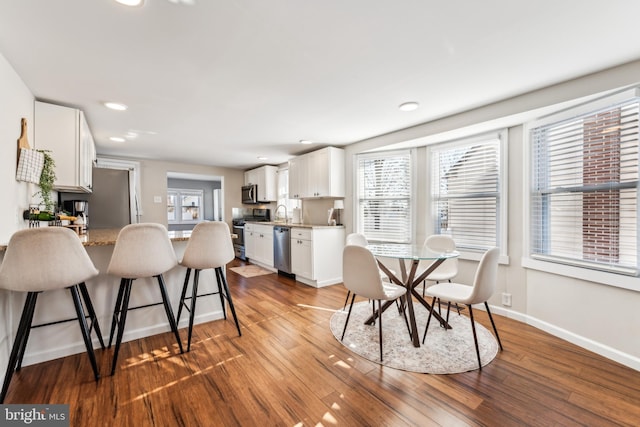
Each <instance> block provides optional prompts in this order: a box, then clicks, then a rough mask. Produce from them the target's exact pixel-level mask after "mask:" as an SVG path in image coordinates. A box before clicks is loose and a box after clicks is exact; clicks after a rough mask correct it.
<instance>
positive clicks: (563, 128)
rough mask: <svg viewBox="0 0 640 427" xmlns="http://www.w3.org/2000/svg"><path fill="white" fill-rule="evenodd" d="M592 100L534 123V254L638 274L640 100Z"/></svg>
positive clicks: (571, 263)
mask: <svg viewBox="0 0 640 427" xmlns="http://www.w3.org/2000/svg"><path fill="white" fill-rule="evenodd" d="M629 96H630V95H629V94H628V93H627V94H625V95H624V98H626V99H624V100H621V99H620V97H616V98H617V99H616V101H615V102H614V103H612V101H611V100H609V101H604V102H602V101H601V102H598V103H597V104H596V103H592V104H590V106H588V107H587V110H589V109H590V110H589V111H586V112H582V111H584V110H585V108H584V107H583V108H582V109H581V112H580V113H579V114H578V113H576V111H568V112H565V113H562V114H558V115H555V116H551V117H550V118H547V119H545V120H543V121H541V122H539V123H534V124H533V125H532V126H531V130H530V134H529V136H530V141H531V149H532V186H531V187H532V188H531V196H530V203H531V219H530V253H531V257H532V258H534V259H541V260H545V261H553V262H558V263H563V264H568V265H574V266H579V267H586V268H592V269H597V270H603V271H609V272H616V273H622V274H630V275H637V274H638V270H639V269H638V243H637V239H638V236H637V230H638V215H637V211H638V119H639V98H636V97H633V98H629Z"/></svg>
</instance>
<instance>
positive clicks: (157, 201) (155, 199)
mask: <svg viewBox="0 0 640 427" xmlns="http://www.w3.org/2000/svg"><path fill="white" fill-rule="evenodd" d="M153 203H162V196H153Z"/></svg>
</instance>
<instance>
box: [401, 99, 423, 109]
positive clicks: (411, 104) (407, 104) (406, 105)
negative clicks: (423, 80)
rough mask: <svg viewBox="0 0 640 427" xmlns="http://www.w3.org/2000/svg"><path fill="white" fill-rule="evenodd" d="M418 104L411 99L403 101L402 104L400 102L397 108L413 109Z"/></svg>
mask: <svg viewBox="0 0 640 427" xmlns="http://www.w3.org/2000/svg"><path fill="white" fill-rule="evenodd" d="M419 105H420V104H418V103H417V102H413V101H411V102H405V103H403V104H400V105H399V106H398V108H399V109H401V110H402V111H413V110H415V109H417V108H418V106H419Z"/></svg>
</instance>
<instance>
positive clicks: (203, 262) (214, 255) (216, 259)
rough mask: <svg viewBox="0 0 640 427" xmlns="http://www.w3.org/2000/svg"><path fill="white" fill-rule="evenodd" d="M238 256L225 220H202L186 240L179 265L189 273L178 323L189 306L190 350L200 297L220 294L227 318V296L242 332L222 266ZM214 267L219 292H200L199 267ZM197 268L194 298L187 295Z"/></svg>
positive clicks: (185, 281) (192, 295)
mask: <svg viewBox="0 0 640 427" xmlns="http://www.w3.org/2000/svg"><path fill="white" fill-rule="evenodd" d="M234 257H235V252H234V250H233V242H232V241H231V233H230V231H229V226H228V225H227V223H225V222H220V221H214V222H211V221H207V222H200V223H198V224H197V225H196V226H195V227H194V228H193V232H192V233H191V237H190V238H189V243H187V248H186V249H185V251H184V256H183V257H182V261H180V265H183V266H185V267H187V273H186V275H185V278H184V286H183V287H182V296H181V297H180V306H179V308H178V318H177V320H176V322H179V321H180V315H181V314H182V307H183V306H184V307H186V308H187V310H188V311H189V335H188V337H189V338H188V342H187V351H189V350H190V349H191V333H192V331H193V318H194V315H195V311H196V299H197V298H198V297H202V296H207V295H215V294H219V295H220V304H221V305H222V312H223V314H224V318H225V319H226V318H227V311H226V309H225V302H224V300H225V299H226V300H227V301H228V302H229V308H230V309H231V314H233V319H234V320H235V322H236V328H237V329H238V335H240V336H241V335H242V332H240V324H239V323H238V317H237V316H236V310H235V308H234V307H233V300H232V299H231V294H230V293H229V286H227V280H226V279H225V276H224V271H223V269H222V268H223V267H224V266H225V265H226V264H227V263H229V261H231V260H232V259H233V258H234ZM208 268H213V269H214V270H215V273H216V280H217V283H218V290H217V291H216V292H210V293H208V294H202V295H198V278H199V277H200V270H205V269H208ZM192 269H193V270H195V271H194V275H193V288H192V290H191V297H187V296H186V294H187V287H188V286H189V275H190V274H191V270H192ZM185 299H191V307H187V306H186V305H185Z"/></svg>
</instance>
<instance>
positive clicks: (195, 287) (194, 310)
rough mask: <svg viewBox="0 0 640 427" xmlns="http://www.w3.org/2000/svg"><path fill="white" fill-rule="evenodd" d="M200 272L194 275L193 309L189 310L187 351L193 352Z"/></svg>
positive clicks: (196, 271)
mask: <svg viewBox="0 0 640 427" xmlns="http://www.w3.org/2000/svg"><path fill="white" fill-rule="evenodd" d="M199 280H200V270H195V272H194V273H193V287H192V288H191V309H190V310H189V333H188V338H187V351H191V334H192V333H193V318H194V317H195V316H196V300H197V299H198V281H199Z"/></svg>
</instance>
